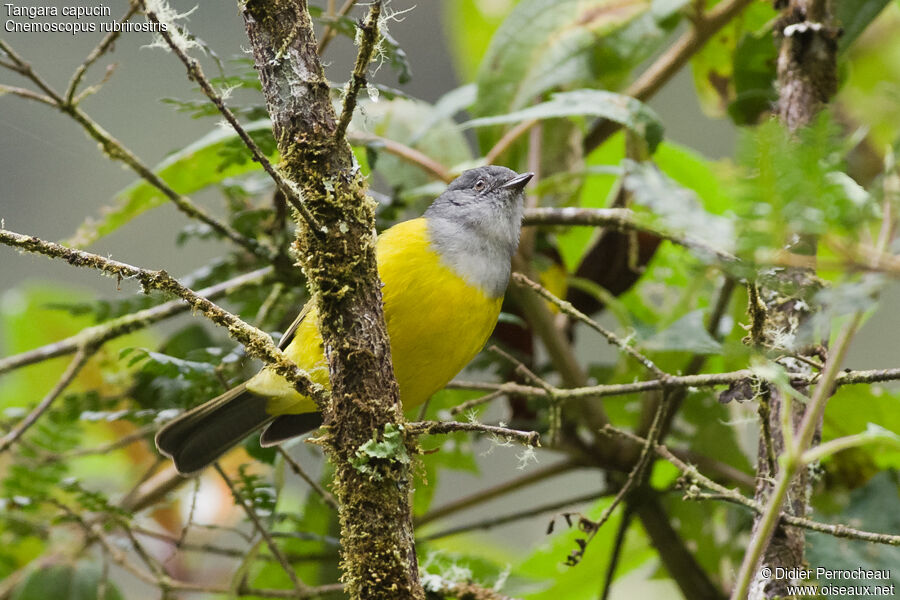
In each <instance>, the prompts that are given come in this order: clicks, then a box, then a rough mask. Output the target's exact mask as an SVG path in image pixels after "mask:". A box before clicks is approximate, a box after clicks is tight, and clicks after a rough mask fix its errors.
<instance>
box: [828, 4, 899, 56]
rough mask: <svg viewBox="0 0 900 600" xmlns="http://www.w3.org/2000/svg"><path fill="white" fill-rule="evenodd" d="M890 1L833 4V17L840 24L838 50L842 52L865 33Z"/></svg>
mask: <svg viewBox="0 0 900 600" xmlns="http://www.w3.org/2000/svg"><path fill="white" fill-rule="evenodd" d="M889 3H890V0H855V1H850V2H838V3H836V4H835V13H836V14H835V16H836V17H837V20H838V22H839V23H840V24H841V29H842V33H841V37H840V38H838V50H839V51H840V52H844V51H845V50H847V48H849V47H850V45H851V44H852V43H853V42H854V41H855V40H856V38H858V37H859V36H860V34H861V33H862V32H863V31H865V29H866V27H868V26H869V24H870V23H871V22H872V21H874V20H875V18H876V17H877V16H878V15H879V14H881V11H882V10H883V9H884V7H886V6H887V5H888V4H889Z"/></svg>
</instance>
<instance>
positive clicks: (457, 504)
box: [415, 460, 580, 527]
mask: <svg viewBox="0 0 900 600" xmlns="http://www.w3.org/2000/svg"><path fill="white" fill-rule="evenodd" d="M579 466H580V465H579V463H577V462H575V461H572V460H569V461H564V462H561V463H556V464H554V465H549V466H547V467H543V468H541V469H535V470H533V471H531V472H530V473H528V474H527V475H523V476H522V477H518V478H516V479H512V480H510V481H506V482H503V483H501V484H498V485H495V486H492V487H489V488H488V489H486V490H481V491H479V492H476V493H474V494H472V495H470V496H465V497H463V498H460V499H458V500H454V501H453V502H449V503H448V504H445V505H444V506H439V507H438V508H435V509H433V510H431V511H429V512H428V513H426V514H424V515H422V516H421V517H419V518H418V519H416V521H415V524H416V527H421V526H423V525H425V524H426V523H430V522H432V521H436V520H438V519H442V518H444V517H448V516H450V515H452V514H455V513H458V512H460V511H462V510H466V509H468V508H472V507H473V506H478V505H479V504H482V503H484V502H488V501H490V500H493V499H495V498H499V497H500V496H504V495H506V494H509V493H512V492H514V491H516V490H520V489H522V488H524V487H528V486H529V485H532V484H534V483H538V482H540V481H543V480H545V479H548V478H550V477H555V476H557V475H562V474H563V473H568V472H569V471H571V470H572V469H577V468H578V467H579Z"/></svg>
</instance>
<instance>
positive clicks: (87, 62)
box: [65, 2, 138, 104]
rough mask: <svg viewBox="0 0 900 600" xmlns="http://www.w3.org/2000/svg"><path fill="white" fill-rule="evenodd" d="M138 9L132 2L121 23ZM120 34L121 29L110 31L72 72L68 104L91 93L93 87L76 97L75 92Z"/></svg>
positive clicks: (77, 101) (66, 96)
mask: <svg viewBox="0 0 900 600" xmlns="http://www.w3.org/2000/svg"><path fill="white" fill-rule="evenodd" d="M137 9H138V6H137V4H136V3H135V2H132V3H131V5H130V6H129V7H128V10H127V11H126V12H125V15H124V16H123V17H122V18H121V19H119V23H125V22H127V21H129V20H130V19H131V17H133V16H134V13H135V12H137ZM120 35H122V32H121V31H111V32H110V33H108V34H106V36H104V38H103V39H102V40H100V43H99V44H97V46H96V47H95V48H94V49H93V50H91V53H90V54H88V55H87V58H85V59H84V62H82V63H81V64H80V65H78V68H77V69H75V72H74V73H73V74H72V78H71V79H70V80H69V86H68V87H67V88H66V93H65V98H66V103H67V104H78V103H79V102H81V100H83V99H84V97H85V95H86V94H89V93H90V89H91V88H88V90H85V91H84V92H82V94H81V95H79V96H78V97H77V98H76V97H75V94H76V93H77V92H78V86H79V85H81V80H82V79H84V75H85V73H87V71H88V69H90V68H91V66H92V65H93V64H94V63H95V62H97V61H98V60H100V58H101V57H102V56H103V55H104V54H106V53H107V52H109V50H110V48H112V46H113V44H114V43H115V41H116V40H117V39H119V36H120Z"/></svg>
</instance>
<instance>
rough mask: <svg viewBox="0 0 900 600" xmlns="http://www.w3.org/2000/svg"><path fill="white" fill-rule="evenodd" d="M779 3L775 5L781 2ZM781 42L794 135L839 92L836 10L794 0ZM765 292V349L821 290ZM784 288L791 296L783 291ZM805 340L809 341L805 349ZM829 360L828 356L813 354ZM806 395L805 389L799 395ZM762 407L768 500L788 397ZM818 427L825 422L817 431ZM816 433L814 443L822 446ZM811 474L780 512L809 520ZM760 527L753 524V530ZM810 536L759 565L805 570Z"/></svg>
mask: <svg viewBox="0 0 900 600" xmlns="http://www.w3.org/2000/svg"><path fill="white" fill-rule="evenodd" d="M776 5H777V3H776ZM776 30H777V34H778V35H779V37H780V39H781V47H780V49H779V54H778V95H779V100H778V116H779V118H780V119H781V120H782V122H784V124H785V125H787V126H788V128H790V129H791V130H796V129H797V128H800V127H803V126H805V125H808V124H809V123H810V122H811V121H812V120H813V119H814V118H815V116H816V114H817V113H818V112H819V111H820V110H821V108H822V107H823V106H825V104H826V103H827V102H828V100H829V99H830V98H831V96H832V95H833V94H834V92H835V90H836V88H837V33H836V32H837V29H836V28H835V27H834V26H833V24H832V6H831V2H830V1H829V0H790V2H788V3H786V5H785V6H784V7H783V13H782V17H781V19H780V20H779V23H778V25H777V26H776ZM789 242H790V243H792V244H793V247H792V250H793V251H794V252H800V253H805V254H810V255H814V254H815V252H816V240H815V239H813V238H807V239H800V240H796V241H794V240H789ZM761 283H762V284H763V285H764V286H765V287H764V289H763V290H762V292H761V293H760V301H761V302H762V303H763V305H764V306H765V325H764V327H763V330H762V332H761V334H762V339H761V340H759V341H761V342H763V343H766V342H768V341H770V340H772V339H774V338H775V337H776V336H778V337H780V338H781V339H785V337H792V338H793V339H795V340H798V338H797V337H796V334H797V332H798V330H799V328H800V326H801V325H802V324H803V323H804V322H805V321H806V319H807V318H808V317H809V315H810V311H811V309H810V305H809V303H808V301H807V299H808V298H811V297H812V294H813V292H814V291H815V290H816V289H817V284H816V280H815V273H814V272H813V270H811V269H803V268H788V269H784V270H781V271H779V272H778V273H775V274H773V275H772V280H771V281H770V282H768V283H769V285H766V282H761ZM784 290H790V291H789V292H788V293H785V291H784ZM804 342H805V343H804ZM798 346H799V347H797V348H796V350H797V352H798V353H800V354H805V355H808V356H816V354H817V353H822V354H823V353H824V350H823V349H822V348H821V347H820V346H817V345H816V344H815V343H814V341H813V340H805V341H799V340H798ZM816 358H818V359H819V360H821V361H822V362H824V358H825V357H824V356H816ZM787 368H788V370H789V371H790V372H793V373H802V374H810V370H811V368H810V367H809V365H807V364H805V363H803V362H801V361H790V362H789V364H788V366H787ZM798 391H799V392H801V393H803V394H806V392H807V390H806V389H805V388H802V389H798ZM760 402H761V404H760V429H761V435H760V443H759V460H758V466H757V482H758V483H757V488H756V499H757V501H760V502H763V503H764V502H765V500H766V499H767V498H768V495H769V494H770V493H771V487H772V486H771V484H772V482H773V481H774V478H775V476H776V474H777V472H778V462H777V457H778V456H779V455H780V454H781V453H782V452H783V451H784V435H783V431H782V428H781V424H782V420H781V413H782V409H783V407H784V398H783V397H782V396H781V394H780V393H779V392H778V390H775V389H773V390H771V393H769V394H768V395H767V397H766V398H763V399H761V401H760ZM790 406H791V407H790V411H791V415H790V419H789V422H790V423H792V426H793V427H794V428H795V429H796V427H797V425H798V424H799V423H800V421H801V419H802V418H803V413H804V410H805V408H806V407H805V405H804V404H802V403H801V402H798V401H794V402H792V403H791V405H790ZM819 428H821V424H820V425H819ZM818 436H819V434H818V433H817V434H816V439H815V440H814V442H813V443H814V444H815V443H817V441H818ZM810 485H811V482H810V478H809V470H808V469H801V470H800V471H799V472H798V473H797V475H796V476H795V477H794V479H793V481H792V482H791V486H790V489H789V491H788V500H787V501H786V502H785V506H784V507H783V510H784V511H785V512H787V513H789V514H792V515H796V516H798V517H804V516H806V512H807V507H808V503H809V495H810V491H811V490H810ZM758 525H759V522H758V520H757V522H756V523H754V530H755V529H756V527H757V526H758ZM804 545H805V536H804V533H803V530H801V529H798V528H785V527H781V526H779V527H778V528H776V530H775V533H774V535H773V536H772V540H771V542H770V543H769V545H768V547H767V548H766V550H765V553H764V554H763V557H762V561H761V565H760V566H767V567H769V568H771V569H772V570H773V572H774V569H775V568H776V567H784V568H792V567H803V566H804V560H803V554H804ZM760 572H761V569H758V570H757V571H756V573H757V574H756V575H755V579H754V580H753V582H752V584H751V587H750V594H749V597H750V598H752V599H754V600H756V599H763V598H775V597H781V596H784V595H786V594H787V589H786V585H788V584H790V581H785V580H782V579H777V578H770V579H763V578H762V577H761V575H760V574H759V573H760Z"/></svg>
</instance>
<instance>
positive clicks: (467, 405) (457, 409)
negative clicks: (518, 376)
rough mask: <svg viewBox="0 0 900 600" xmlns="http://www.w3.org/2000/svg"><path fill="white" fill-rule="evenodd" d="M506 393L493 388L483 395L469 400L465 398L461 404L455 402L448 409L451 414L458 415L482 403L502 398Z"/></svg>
mask: <svg viewBox="0 0 900 600" xmlns="http://www.w3.org/2000/svg"><path fill="white" fill-rule="evenodd" d="M505 395H506V392H504V391H503V390H494V391H493V392H490V393H488V394H485V395H483V396H479V397H478V398H472V399H471V400H466V401H465V402H463V403H462V404H457V405H456V406H454V407H453V408H451V409H450V414H451V415H459V414H462V413H465V412H468V411H469V410H471V409H473V408H475V407H476V406H481V405H482V404H487V403H488V402H492V401H494V400H496V399H497V398H502V397H503V396H505Z"/></svg>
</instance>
